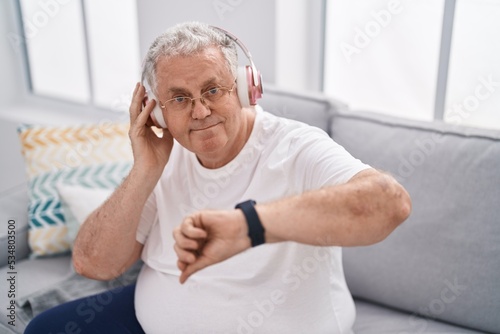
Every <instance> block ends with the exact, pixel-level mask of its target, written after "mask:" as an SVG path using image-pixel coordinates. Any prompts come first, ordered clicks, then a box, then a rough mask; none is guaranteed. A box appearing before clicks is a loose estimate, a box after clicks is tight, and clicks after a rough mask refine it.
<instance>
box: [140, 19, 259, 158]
mask: <svg viewBox="0 0 500 334" xmlns="http://www.w3.org/2000/svg"><path fill="white" fill-rule="evenodd" d="M236 77H237V53H236V46H235V44H234V41H233V40H232V39H231V38H230V37H228V36H227V35H226V34H225V33H224V32H222V31H220V30H219V29H216V28H212V27H210V26H208V25H205V24H201V23H184V24H180V25H177V26H175V27H173V28H171V29H169V30H167V31H166V32H165V33H164V34H162V35H161V36H159V37H158V38H157V39H156V40H155V41H154V43H153V44H152V46H151V48H150V50H149V52H148V55H147V57H146V60H145V64H144V72H143V81H144V80H146V81H147V82H148V84H149V85H150V87H151V89H152V90H153V92H154V93H155V96H156V99H157V103H159V105H160V106H161V108H162V109H161V113H162V115H163V118H164V119H165V122H166V124H167V125H168V131H169V132H170V134H171V135H172V136H173V137H174V138H175V139H176V140H177V142H178V143H179V144H181V145H182V146H184V147H185V148H187V149H188V150H190V151H191V152H194V153H195V154H196V156H197V157H198V159H199V160H200V161H201V163H202V164H203V165H204V166H206V167H210V168H215V167H217V166H222V165H224V164H226V163H227V162H229V161H230V160H231V159H233V158H234V157H235V156H236V155H237V154H238V152H239V151H240V150H241V148H242V147H243V145H244V144H245V142H246V140H247V139H248V136H249V135H250V131H251V128H252V124H253V119H254V117H255V115H254V113H253V112H252V111H250V110H246V109H244V108H242V104H241V103H240V99H239V98H238V93H237V92H238V88H237V87H236Z"/></svg>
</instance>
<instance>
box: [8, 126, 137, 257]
mask: <svg viewBox="0 0 500 334" xmlns="http://www.w3.org/2000/svg"><path fill="white" fill-rule="evenodd" d="M18 132H19V136H20V140H21V144H22V151H23V155H24V159H25V162H26V168H27V174H28V183H29V187H28V192H29V208H28V216H29V233H28V240H29V245H30V247H31V251H32V257H40V256H46V255H55V254H60V253H65V252H68V251H70V240H69V237H68V231H67V226H66V222H65V218H64V214H63V209H62V205H61V199H60V197H59V193H58V191H57V188H56V185H57V184H58V183H59V182H64V183H65V184H73V185H81V186H85V187H89V188H108V189H109V188H115V187H116V186H117V185H118V184H120V183H121V181H122V180H123V178H124V177H125V176H126V175H127V174H128V172H129V170H130V167H131V165H132V149H131V145H130V141H129V138H128V124H125V123H123V124H122V123H109V122H108V123H100V124H93V125H78V126H64V127H55V126H54V127H49V126H29V125H23V126H21V127H19V129H18Z"/></svg>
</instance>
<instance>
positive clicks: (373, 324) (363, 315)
mask: <svg viewBox="0 0 500 334" xmlns="http://www.w3.org/2000/svg"><path fill="white" fill-rule="evenodd" d="M355 303H356V322H355V323H354V327H353V330H354V333H356V334H380V333H384V334H410V333H436V334H438V333H446V334H450V333H454V334H473V333H484V332H478V331H475V330H472V329H467V328H463V327H457V326H454V325H451V324H447V323H444V322H441V321H437V320H434V319H432V318H426V317H420V316H417V315H416V314H411V313H406V312H402V311H398V310H394V309H391V308H387V307H384V306H380V305H377V304H373V303H370V302H367V301H363V300H359V299H356V300H355Z"/></svg>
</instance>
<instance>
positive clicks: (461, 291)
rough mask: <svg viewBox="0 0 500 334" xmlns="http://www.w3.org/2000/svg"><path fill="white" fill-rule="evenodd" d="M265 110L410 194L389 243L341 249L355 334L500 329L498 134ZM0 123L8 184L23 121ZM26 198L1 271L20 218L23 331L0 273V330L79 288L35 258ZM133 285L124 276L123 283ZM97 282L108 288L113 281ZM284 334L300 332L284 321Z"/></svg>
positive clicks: (48, 261)
mask: <svg viewBox="0 0 500 334" xmlns="http://www.w3.org/2000/svg"><path fill="white" fill-rule="evenodd" d="M261 105H262V106H263V107H264V109H266V110H268V111H270V112H273V113H275V114H277V115H280V116H283V117H289V118H293V119H298V120H301V121H304V122H307V123H309V124H312V125H315V126H318V127H320V128H322V129H323V130H325V131H327V132H328V133H329V134H330V135H331V136H332V138H333V139H334V140H336V141H337V142H338V143H340V144H341V145H343V146H344V147H346V149H347V150H348V151H350V152H351V153H352V154H353V155H354V156H356V157H358V158H360V159H361V160H363V161H364V162H366V163H368V164H370V165H372V166H373V167H375V168H379V169H381V170H385V171H387V172H389V173H391V174H392V175H394V176H395V177H396V178H397V179H398V180H399V181H400V182H401V183H402V184H403V185H404V186H405V187H406V189H407V190H408V191H409V193H410V194H411V196H412V200H413V212H412V214H411V216H410V218H409V219H408V220H407V221H406V222H405V223H404V224H403V225H401V226H400V227H399V228H398V229H396V231H395V232H394V233H393V234H392V235H390V236H389V237H388V238H387V239H386V240H384V241H382V242H380V243H378V244H376V245H373V246H368V247H356V248H345V249H344V253H343V256H344V270H345V275H346V279H347V282H348V285H349V287H350V289H351V292H352V294H353V296H354V297H355V301H356V308H357V318H356V323H355V326H354V331H355V333H398V334H403V333H483V332H490V333H500V205H499V204H500V131H488V130H479V129H472V128H465V127H460V126H453V125H446V124H437V123H427V122H417V121H408V120H402V119H398V118H393V117H388V116H383V115H379V114H375V113H369V112H362V111H353V110H349V109H348V108H347V107H346V106H345V105H343V104H341V103H339V102H337V101H332V100H330V99H327V98H325V97H324V96H321V95H310V94H309V95H306V94H298V93H293V92H289V91H284V90H280V89H276V88H267V90H266V92H265V95H264V98H263V100H262V102H261ZM0 124H1V125H0V127H1V128H0V133H2V134H1V136H2V137H3V138H6V136H7V138H10V139H9V142H8V143H9V144H8V145H4V143H5V141H2V152H1V153H2V157H3V159H8V161H9V164H11V165H10V167H9V168H11V173H10V174H9V173H7V175H6V174H5V173H3V175H2V177H3V178H9V177H11V176H12V175H13V174H16V175H19V172H18V171H17V169H21V170H22V169H23V168H24V166H23V161H22V158H21V155H20V152H19V145H18V144H17V135H16V133H15V128H16V124H15V122H8V121H1V123H0ZM6 155H7V156H6ZM5 161H7V160H5ZM14 170H16V171H14ZM17 177H18V176H17ZM27 202H28V199H27V194H26V186H25V185H23V182H22V180H21V181H20V182H19V185H18V186H13V187H10V188H9V189H8V191H3V192H2V193H0V214H1V219H2V222H3V224H4V225H3V226H4V227H3V228H2V229H1V230H0V240H1V248H2V253H1V255H0V256H1V257H0V265H1V266H2V273H3V276H2V277H5V276H7V272H8V271H9V269H8V267H6V266H5V265H6V263H7V258H6V255H5V254H6V253H5V250H6V249H7V236H6V234H7V231H8V228H7V227H6V225H7V224H8V220H9V219H13V220H15V222H16V223H15V229H16V251H17V253H16V257H17V264H16V269H17V277H16V280H17V281H16V294H17V295H16V299H17V302H18V305H17V307H18V312H19V314H18V315H17V316H18V318H17V322H16V325H17V326H16V327H12V326H9V325H8V321H9V318H8V317H7V315H8V313H9V310H8V309H7V307H8V306H9V302H10V300H9V299H8V297H7V291H8V290H9V283H8V282H7V280H6V279H5V278H2V279H1V280H0V282H1V283H0V306H1V310H2V316H1V319H0V333H10V332H13V333H22V330H23V328H24V326H25V322H26V321H28V320H29V316H30V315H31V313H34V314H36V313H38V312H40V311H41V309H39V308H38V309H37V308H36V307H34V309H30V308H29V306H30V304H29V301H33V300H34V298H35V297H36V298H40V296H47V295H40V294H39V292H40V291H50V289H51V287H54V286H68V287H69V286H71V284H70V283H68V282H69V281H70V280H71V279H74V275H75V274H74V272H73V271H72V267H71V261H70V256H69V255H66V256H60V257H52V258H44V259H29V258H28V254H29V249H28V246H27V240H26V238H27V214H26V207H27ZM134 278H135V276H134V272H132V273H128V276H127V277H126V278H122V279H121V280H119V281H118V283H123V284H125V282H127V283H128V282H131V281H133V280H134ZM93 284H94V286H93V289H94V290H95V289H105V288H107V287H108V285H109V282H93ZM113 284H116V282H114V283H113ZM89 292H90V290H89ZM80 293H81V291H80ZM49 296H51V295H49ZM73 296H74V295H72V294H67V295H62V296H61V295H60V294H59V295H55V297H53V298H52V299H55V300H49V301H46V302H48V304H49V305H50V304H57V303H59V302H62V301H63V300H64V299H71V298H72V297H73ZM30 298H31V299H30ZM45 298H46V299H50V298H48V297H45ZM27 301H28V302H27ZM20 303H24V308H21V307H20V305H19V304H20ZM42 304H43V303H42ZM33 305H34V304H33ZM37 305H39V304H37ZM21 311H22V312H21ZM30 312H31V313H30ZM21 313H22V315H21ZM2 326H3V327H2ZM283 329H284V333H285V332H286V333H293V329H289V328H287V327H286V324H283Z"/></svg>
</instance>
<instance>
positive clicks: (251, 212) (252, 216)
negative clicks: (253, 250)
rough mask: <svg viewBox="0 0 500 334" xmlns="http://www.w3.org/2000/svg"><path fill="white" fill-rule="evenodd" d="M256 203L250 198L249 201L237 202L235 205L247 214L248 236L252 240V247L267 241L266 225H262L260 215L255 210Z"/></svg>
mask: <svg viewBox="0 0 500 334" xmlns="http://www.w3.org/2000/svg"><path fill="white" fill-rule="evenodd" d="M255 204H256V202H255V201H254V200H251V199H250V200H248V201H245V202H241V203H239V204H237V205H236V207H235V209H240V210H241V211H243V214H244V215H245V219H246V221H247V225H248V236H249V237H250V240H251V241H252V247H255V246H258V245H262V244H263V243H265V242H266V240H265V238H264V232H265V230H264V226H262V223H261V222H260V218H259V215H258V214H257V211H256V210H255V207H254V205H255Z"/></svg>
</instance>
